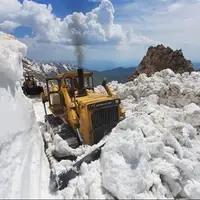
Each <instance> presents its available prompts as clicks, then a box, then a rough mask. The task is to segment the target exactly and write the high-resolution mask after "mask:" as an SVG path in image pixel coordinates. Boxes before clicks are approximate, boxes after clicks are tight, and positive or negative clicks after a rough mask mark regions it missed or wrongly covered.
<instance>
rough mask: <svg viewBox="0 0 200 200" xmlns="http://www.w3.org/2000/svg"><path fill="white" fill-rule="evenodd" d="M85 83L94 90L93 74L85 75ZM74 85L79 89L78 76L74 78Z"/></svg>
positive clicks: (86, 86)
mask: <svg viewBox="0 0 200 200" xmlns="http://www.w3.org/2000/svg"><path fill="white" fill-rule="evenodd" d="M84 84H85V88H87V89H91V90H92V89H93V88H94V86H93V78H92V76H85V77H84ZM74 87H75V88H77V89H78V87H79V83H78V78H74Z"/></svg>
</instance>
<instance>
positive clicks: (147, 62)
mask: <svg viewBox="0 0 200 200" xmlns="http://www.w3.org/2000/svg"><path fill="white" fill-rule="evenodd" d="M167 68H169V69H171V70H172V71H174V72H175V73H184V72H192V71H194V68H193V65H192V63H191V61H190V60H186V59H185V58H184V55H183V52H182V50H181V49H180V50H175V51H173V50H172V49H171V48H170V47H164V46H163V45H162V44H161V45H157V46H155V47H153V46H150V47H149V48H148V51H147V53H146V55H145V56H144V57H143V59H142V61H141V63H140V64H139V66H138V68H137V69H136V71H135V72H134V73H133V74H132V76H131V77H130V78H129V80H133V79H135V78H136V77H137V76H139V75H140V74H141V73H145V74H146V75H147V76H151V75H152V74H154V73H155V72H157V71H161V70H163V69H167Z"/></svg>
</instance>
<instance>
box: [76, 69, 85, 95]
mask: <svg viewBox="0 0 200 200" xmlns="http://www.w3.org/2000/svg"><path fill="white" fill-rule="evenodd" d="M77 74H78V82H79V94H82V93H83V92H84V88H85V84H84V75H83V69H82V68H78V69H77Z"/></svg>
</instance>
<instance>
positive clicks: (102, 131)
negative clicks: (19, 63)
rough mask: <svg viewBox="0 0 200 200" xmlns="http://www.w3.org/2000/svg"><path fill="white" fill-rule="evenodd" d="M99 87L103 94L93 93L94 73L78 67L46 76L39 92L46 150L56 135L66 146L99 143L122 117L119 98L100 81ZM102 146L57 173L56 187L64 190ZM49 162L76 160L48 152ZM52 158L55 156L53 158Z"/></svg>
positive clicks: (94, 157)
mask: <svg viewBox="0 0 200 200" xmlns="http://www.w3.org/2000/svg"><path fill="white" fill-rule="evenodd" d="M102 86H103V87H104V88H105V91H106V94H103V93H98V92H95V90H94V84H93V73H92V72H84V71H83V69H81V68H78V69H77V71H75V72H67V73H63V74H58V75H57V76H55V77H52V78H47V79H46V88H47V89H46V90H45V91H44V93H43V95H42V102H43V104H44V110H45V122H46V128H47V129H46V133H50V137H45V136H44V141H45V147H46V151H47V149H48V146H49V145H50V143H51V144H53V143H54V137H55V135H59V136H60V137H61V138H62V139H63V140H64V141H66V142H67V145H68V146H69V147H70V148H72V149H76V148H78V147H79V146H81V145H94V144H98V143H99V142H100V141H101V140H102V139H103V138H104V136H106V135H108V134H109V133H110V132H111V130H112V128H114V127H115V126H116V125H117V123H119V122H120V121H121V120H123V119H124V116H125V114H124V111H123V108H122V106H121V101H120V99H119V98H117V97H116V96H115V95H113V93H112V92H111V90H110V89H109V87H108V86H107V84H106V81H105V80H103V82H102ZM46 102H48V103H49V110H50V111H51V114H47V110H46V104H45V103H46ZM103 145H104V144H102V145H101V146H99V147H98V148H97V149H95V150H94V151H92V152H91V153H90V154H88V155H86V156H85V157H83V158H82V159H81V160H79V161H78V162H75V164H73V166H72V168H73V169H71V170H68V171H67V170H66V172H62V173H61V174H59V175H58V174H57V175H56V177H55V174H54V178H55V179H56V187H57V188H58V189H63V188H65V187H66V186H67V184H68V182H69V180H71V179H72V178H74V177H75V176H77V175H78V172H77V171H78V170H74V168H76V169H78V168H80V165H81V164H82V163H83V162H86V163H89V162H91V161H93V160H95V159H97V158H98V157H99V156H100V150H101V147H102V146H103ZM47 157H48V159H49V162H50V164H51V165H52V163H55V160H56V161H58V162H59V161H61V160H62V159H70V160H76V158H77V157H76V156H74V155H68V156H63V155H58V154H55V153H54V152H51V153H49V151H48V156H47ZM52 159H54V160H53V161H52Z"/></svg>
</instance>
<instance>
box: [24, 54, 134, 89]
mask: <svg viewBox="0 0 200 200" xmlns="http://www.w3.org/2000/svg"><path fill="white" fill-rule="evenodd" d="M23 68H24V73H26V72H33V73H34V74H35V77H36V79H37V80H38V81H40V82H45V78H46V77H51V76H55V75H56V74H58V73H63V72H67V71H75V70H76V69H77V67H76V66H75V65H71V64H63V63H56V62H51V63H39V62H36V61H34V60H31V59H28V58H24V59H23ZM135 70H136V68H134V67H128V68H123V67H118V68H114V69H110V70H104V71H97V70H88V69H85V71H92V72H93V73H94V84H95V86H96V85H99V84H101V83H102V80H103V79H104V78H106V80H107V82H110V81H113V80H116V81H118V82H120V83H123V82H126V81H127V78H128V76H129V75H130V74H131V73H133V72H134V71H135Z"/></svg>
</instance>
